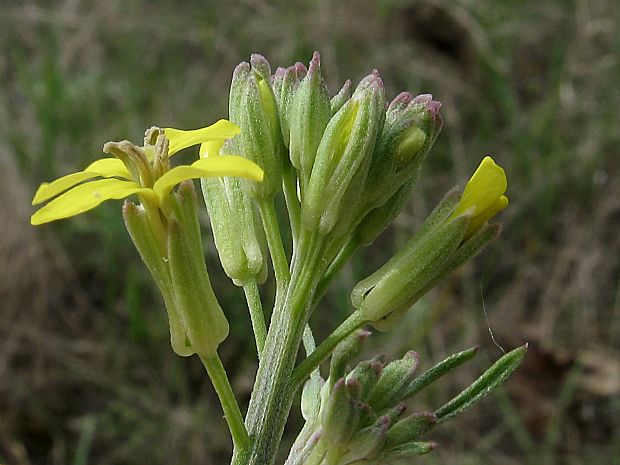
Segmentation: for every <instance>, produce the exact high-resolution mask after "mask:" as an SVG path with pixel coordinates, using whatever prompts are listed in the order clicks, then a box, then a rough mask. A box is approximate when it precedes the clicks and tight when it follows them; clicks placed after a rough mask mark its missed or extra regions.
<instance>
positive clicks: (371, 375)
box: [347, 359, 383, 402]
mask: <svg viewBox="0 0 620 465" xmlns="http://www.w3.org/2000/svg"><path fill="white" fill-rule="evenodd" d="M382 372H383V363H381V361H380V360H379V359H375V360H364V361H362V362H360V363H358V364H357V366H356V367H355V368H354V369H353V370H352V371H351V373H349V374H348V375H347V380H350V379H354V380H356V381H357V382H358V383H359V384H360V389H361V390H360V399H362V400H363V401H364V402H366V399H367V398H368V394H369V393H370V392H371V391H372V389H373V388H374V387H375V384H376V383H377V381H378V380H379V377H380V376H381V373H382Z"/></svg>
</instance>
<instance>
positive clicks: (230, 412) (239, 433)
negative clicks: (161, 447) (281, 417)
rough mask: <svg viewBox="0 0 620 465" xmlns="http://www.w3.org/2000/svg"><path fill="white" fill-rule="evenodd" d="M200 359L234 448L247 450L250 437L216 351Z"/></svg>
mask: <svg viewBox="0 0 620 465" xmlns="http://www.w3.org/2000/svg"><path fill="white" fill-rule="evenodd" d="M200 360H202V364H203V365H204V366H205V368H206V369H207V373H208V375H209V378H211V382H212V383H213V387H214V388H215V392H217V396H218V397H219V399H220V403H221V404H222V410H224V418H226V422H227V423H228V429H230V434H231V436H232V440H233V445H234V447H235V450H239V451H244V450H248V449H249V447H250V438H249V436H248V432H247V430H246V428H245V424H244V423H243V416H242V415H241V410H239V404H237V400H236V399H235V394H234V393H233V390H232V388H231V387H230V382H229V381H228V376H227V375H226V370H225V369H224V366H223V365H222V361H221V360H220V357H219V356H218V355H217V353H216V354H215V355H214V356H213V357H204V356H200Z"/></svg>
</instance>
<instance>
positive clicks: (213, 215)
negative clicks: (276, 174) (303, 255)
mask: <svg viewBox="0 0 620 465" xmlns="http://www.w3.org/2000/svg"><path fill="white" fill-rule="evenodd" d="M223 156H225V155H223ZM247 182H248V181H246V180H243V179H240V178H235V177H223V178H211V179H201V186H202V194H203V197H204V201H205V205H206V206H207V211H208V213H209V219H210V221H211V230H212V232H213V239H214V242H215V248H216V249H217V252H218V256H219V258H220V263H221V264H222V268H224V272H225V273H226V275H227V276H228V277H229V278H231V279H232V280H233V282H234V283H235V284H236V285H238V286H242V285H243V283H245V282H247V281H248V280H250V279H255V280H256V281H257V282H263V281H264V278H266V262H265V256H266V255H265V254H266V243H265V242H266V240H265V238H264V235H265V233H264V230H263V229H262V226H261V225H260V220H259V219H258V217H257V212H256V208H255V206H254V202H253V201H252V198H251V197H250V195H249V193H248V189H247V187H246V186H247Z"/></svg>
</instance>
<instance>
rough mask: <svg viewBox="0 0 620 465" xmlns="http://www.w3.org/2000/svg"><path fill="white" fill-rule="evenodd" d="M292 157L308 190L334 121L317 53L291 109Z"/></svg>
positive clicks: (303, 185)
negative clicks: (321, 145)
mask: <svg viewBox="0 0 620 465" xmlns="http://www.w3.org/2000/svg"><path fill="white" fill-rule="evenodd" d="M289 115H290V120H289V124H290V140H289V154H290V158H291V163H292V164H293V166H294V167H295V168H296V169H297V172H298V173H299V179H300V182H301V188H302V192H303V191H304V190H305V188H306V185H307V184H308V180H309V178H310V173H311V172H312V166H313V165H314V160H315V157H316V153H317V148H318V146H319V143H320V142H321V137H322V136H323V132H324V131H325V127H326V126H327V123H328V122H329V119H330V117H331V110H330V103H329V93H328V91H327V87H326V86H325V82H324V81H323V78H322V76H321V62H320V56H319V54H318V52H314V54H313V55H312V61H310V66H309V68H308V73H307V74H306V76H305V77H304V79H303V80H302V81H301V83H300V84H299V86H298V88H297V91H296V92H295V96H294V98H293V101H292V104H291V108H290V113H289Z"/></svg>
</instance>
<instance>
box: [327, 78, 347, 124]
mask: <svg viewBox="0 0 620 465" xmlns="http://www.w3.org/2000/svg"><path fill="white" fill-rule="evenodd" d="M350 98H351V79H347V80H346V81H345V82H344V84H343V85H342V88H341V89H340V90H339V91H338V93H337V94H336V95H334V96H333V97H332V98H331V100H330V101H329V106H330V108H331V113H332V116H334V115H335V114H336V113H337V112H338V110H340V109H341V108H342V106H343V105H344V104H345V103H346V101H347V100H349V99H350Z"/></svg>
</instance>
